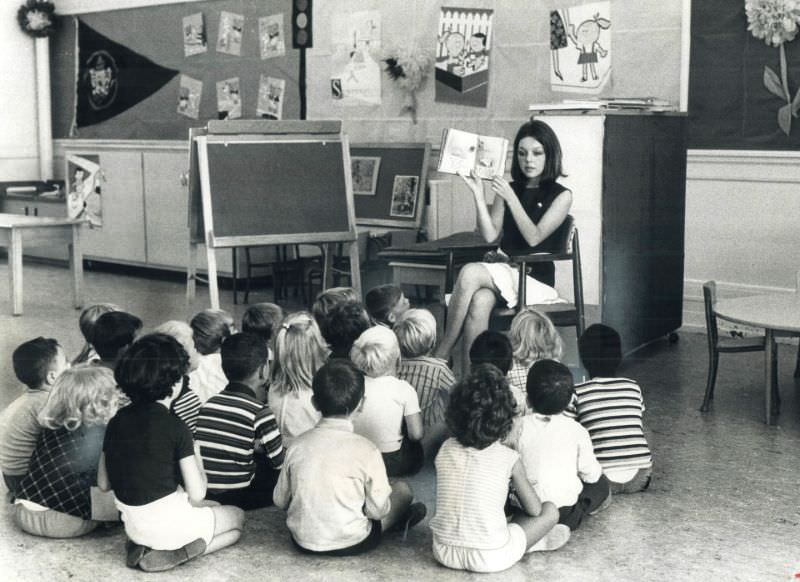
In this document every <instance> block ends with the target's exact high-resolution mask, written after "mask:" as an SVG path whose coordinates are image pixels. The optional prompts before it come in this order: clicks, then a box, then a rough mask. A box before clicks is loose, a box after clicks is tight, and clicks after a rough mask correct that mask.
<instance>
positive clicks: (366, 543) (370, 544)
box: [292, 519, 383, 557]
mask: <svg viewBox="0 0 800 582" xmlns="http://www.w3.org/2000/svg"><path fill="white" fill-rule="evenodd" d="M369 521H370V530H369V534H368V535H367V537H365V538H364V539H363V540H361V541H360V542H358V543H357V544H353V545H352V546H348V547H346V548H339V549H338V550H327V551H322V552H315V551H314V550H309V549H308V548H304V547H303V546H301V545H300V544H298V543H297V541H296V540H295V539H294V536H292V543H293V544H294V547H295V548H297V549H298V550H300V551H301V552H303V553H304V554H312V555H314V556H337V557H341V556H358V555H360V554H364V553H366V552H369V551H370V550H374V549H375V548H377V547H378V545H379V544H380V543H381V538H382V537H383V526H382V525H381V522H380V520H379V519H370V520H369Z"/></svg>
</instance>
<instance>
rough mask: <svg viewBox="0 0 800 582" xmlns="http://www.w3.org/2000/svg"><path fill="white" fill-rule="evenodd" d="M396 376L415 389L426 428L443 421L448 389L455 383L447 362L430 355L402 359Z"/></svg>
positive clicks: (448, 393) (448, 394)
mask: <svg viewBox="0 0 800 582" xmlns="http://www.w3.org/2000/svg"><path fill="white" fill-rule="evenodd" d="M397 377H398V378H400V379H401V380H405V381H406V382H408V383H409V384H411V385H412V386H413V387H414V390H416V391H417V398H418V399H419V408H420V411H421V412H422V422H423V424H424V425H425V427H426V428H427V427H429V426H431V425H434V424H436V423H438V422H444V413H445V410H446V409H447V402H448V400H449V398H450V389H451V388H452V387H453V384H455V383H456V380H455V378H454V377H453V372H452V370H450V368H449V367H448V366H447V362H445V361H444V360H442V359H440V358H433V357H431V356H419V357H417V358H408V359H404V360H402V361H401V362H400V366H399V367H398V368H397Z"/></svg>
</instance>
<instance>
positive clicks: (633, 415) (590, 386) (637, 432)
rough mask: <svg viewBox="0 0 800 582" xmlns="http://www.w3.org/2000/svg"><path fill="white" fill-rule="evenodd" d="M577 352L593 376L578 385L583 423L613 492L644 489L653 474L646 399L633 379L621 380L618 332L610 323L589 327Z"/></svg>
mask: <svg viewBox="0 0 800 582" xmlns="http://www.w3.org/2000/svg"><path fill="white" fill-rule="evenodd" d="M578 351H579V352H580V356H581V361H582V362H583V366H584V368H586V371H587V372H588V373H589V376H590V377H591V380H589V381H588V382H583V383H582V384H578V385H576V386H575V395H576V403H575V408H576V412H577V417H578V422H580V423H581V424H582V425H583V426H584V427H585V428H586V430H588V431H589V435H590V436H591V437H592V444H593V446H594V454H595V455H596V456H597V460H598V461H600V464H601V465H602V466H603V472H604V473H605V475H606V477H608V480H609V481H610V482H611V492H612V493H635V492H637V491H644V490H645V489H647V488H648V486H649V485H650V479H651V475H652V472H653V457H652V454H651V453H650V448H649V447H648V446H647V440H646V439H645V437H644V431H643V429H642V413H643V412H644V410H645V408H644V400H643V399H642V390H641V388H639V385H638V384H637V383H636V382H635V381H634V380H629V379H628V378H620V377H618V376H617V368H618V367H619V365H620V363H621V362H622V342H621V340H620V337H619V334H618V333H617V332H616V331H615V330H614V329H612V328H610V327H608V326H606V325H602V324H595V325H590V326H589V327H588V328H587V329H586V331H584V332H583V335H581V337H580V338H578Z"/></svg>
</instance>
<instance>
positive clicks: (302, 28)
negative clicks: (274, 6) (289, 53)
mask: <svg viewBox="0 0 800 582" xmlns="http://www.w3.org/2000/svg"><path fill="white" fill-rule="evenodd" d="M292 47H294V48H311V47H312V36H311V0H292Z"/></svg>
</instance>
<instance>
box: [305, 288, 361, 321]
mask: <svg viewBox="0 0 800 582" xmlns="http://www.w3.org/2000/svg"><path fill="white" fill-rule="evenodd" d="M360 300H361V298H360V297H359V296H358V293H356V290H355V289H353V288H352V287H331V288H330V289H325V290H324V291H320V292H319V293H318V294H317V298H316V299H315V300H314V305H312V306H311V313H312V314H313V315H314V319H316V320H317V323H318V324H320V325H322V319H323V318H324V317H325V316H326V315H328V313H329V312H330V311H331V310H332V309H333V308H334V307H336V306H337V305H342V304H343V303H353V302H355V303H358V302H359V301H360Z"/></svg>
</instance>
